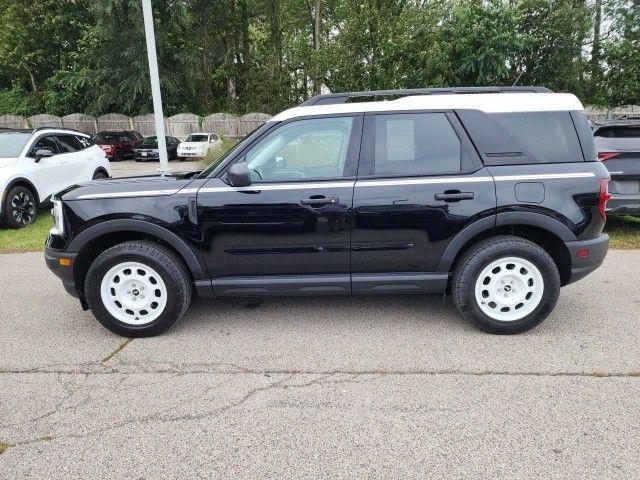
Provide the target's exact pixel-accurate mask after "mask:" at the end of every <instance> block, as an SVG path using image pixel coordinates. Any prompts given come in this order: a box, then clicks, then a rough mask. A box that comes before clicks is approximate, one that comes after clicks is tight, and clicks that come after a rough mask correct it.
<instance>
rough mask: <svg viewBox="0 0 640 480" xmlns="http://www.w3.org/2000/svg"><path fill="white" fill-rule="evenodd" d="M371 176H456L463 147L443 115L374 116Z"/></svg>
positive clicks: (459, 167) (459, 168)
mask: <svg viewBox="0 0 640 480" xmlns="http://www.w3.org/2000/svg"><path fill="white" fill-rule="evenodd" d="M374 152H375V153H374V172H373V173H374V174H375V175H389V176H394V175H398V176H420V175H433V174H446V173H459V172H460V170H461V161H462V146H461V143H460V139H459V138H458V136H457V135H456V132H455V131H454V129H453V127H452V126H451V123H449V120H448V119H447V117H446V115H445V114H444V113H406V114H405V113H402V114H389V115H376V117H375V145H374Z"/></svg>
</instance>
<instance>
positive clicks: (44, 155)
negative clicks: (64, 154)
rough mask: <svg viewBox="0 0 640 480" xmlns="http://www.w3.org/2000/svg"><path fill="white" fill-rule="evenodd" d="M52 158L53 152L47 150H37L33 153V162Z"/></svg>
mask: <svg viewBox="0 0 640 480" xmlns="http://www.w3.org/2000/svg"><path fill="white" fill-rule="evenodd" d="M47 157H53V152H52V151H51V150H49V149H47V148H39V149H38V150H36V153H35V162H36V163H38V162H39V161H40V160H42V159H43V158H47Z"/></svg>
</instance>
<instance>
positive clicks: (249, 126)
mask: <svg viewBox="0 0 640 480" xmlns="http://www.w3.org/2000/svg"><path fill="white" fill-rule="evenodd" d="M270 118H271V115H267V114H266V113H258V112H254V113H247V114H246V115H234V114H231V113H214V114H212V115H207V116H206V117H199V116H198V115H194V114H192V113H180V114H178V115H174V116H173V117H169V118H165V120H164V123H165V129H166V131H167V135H169V136H172V137H177V138H179V139H180V140H184V139H185V138H186V137H187V135H189V134H190V133H194V132H213V133H217V134H219V135H223V136H225V137H228V138H241V137H244V136H246V135H247V134H248V133H249V132H251V131H252V130H253V129H255V128H257V127H259V126H260V125H262V124H263V123H265V122H266V121H267V120H269V119H270ZM39 127H58V128H60V127H64V128H70V129H73V130H78V131H80V132H84V133H88V134H91V135H92V134H94V133H97V132H102V131H105V130H136V131H138V132H140V133H141V134H142V135H143V136H145V137H147V136H149V135H155V125H154V121H153V114H147V115H139V116H137V117H133V118H132V117H128V116H127V115H122V114H119V113H109V114H107V115H102V116H100V117H97V118H94V117H92V116H90V115H85V114H83V113H72V114H71V115H65V116H64V117H56V116H55V115H49V114H46V113H45V114H40V115H33V116H31V117H28V118H25V117H21V116H20V115H0V128H39Z"/></svg>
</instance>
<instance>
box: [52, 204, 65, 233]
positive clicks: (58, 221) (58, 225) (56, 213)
mask: <svg viewBox="0 0 640 480" xmlns="http://www.w3.org/2000/svg"><path fill="white" fill-rule="evenodd" d="M51 216H52V217H53V228H52V229H51V230H50V231H49V233H50V234H51V235H63V234H64V217H63V216H62V202H61V201H60V200H53V208H52V209H51Z"/></svg>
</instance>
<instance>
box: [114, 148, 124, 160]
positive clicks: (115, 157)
mask: <svg viewBox="0 0 640 480" xmlns="http://www.w3.org/2000/svg"><path fill="white" fill-rule="evenodd" d="M120 160H122V151H120V150H116V153H115V154H114V155H113V160H112V161H113V162H119V161H120Z"/></svg>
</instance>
